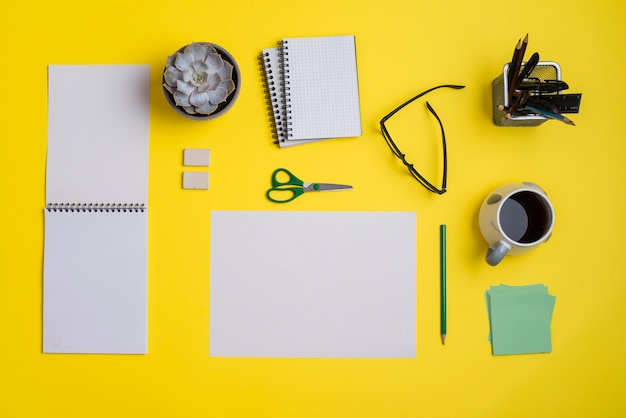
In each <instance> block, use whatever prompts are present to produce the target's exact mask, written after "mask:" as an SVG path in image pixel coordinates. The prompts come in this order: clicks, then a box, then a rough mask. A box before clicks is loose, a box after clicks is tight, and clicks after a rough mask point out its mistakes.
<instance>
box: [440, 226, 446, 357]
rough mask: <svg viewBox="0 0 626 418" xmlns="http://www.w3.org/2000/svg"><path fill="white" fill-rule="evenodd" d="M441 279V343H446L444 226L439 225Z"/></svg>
mask: <svg viewBox="0 0 626 418" xmlns="http://www.w3.org/2000/svg"><path fill="white" fill-rule="evenodd" d="M439 244H440V247H439V248H440V254H441V255H440V262H441V263H440V264H441V268H440V279H441V343H442V344H444V345H445V343H446V226H445V225H440V226H439Z"/></svg>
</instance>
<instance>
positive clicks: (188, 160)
mask: <svg viewBox="0 0 626 418" xmlns="http://www.w3.org/2000/svg"><path fill="white" fill-rule="evenodd" d="M210 160H211V150H209V149H206V148H185V149H184V150H183V165H185V166H191V167H208V166H209V163H210Z"/></svg>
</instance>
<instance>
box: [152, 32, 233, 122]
mask: <svg viewBox="0 0 626 418" xmlns="http://www.w3.org/2000/svg"><path fill="white" fill-rule="evenodd" d="M163 81H164V83H163V87H164V88H165V89H166V90H167V91H168V92H170V93H171V94H172V96H173V98H174V102H175V103H176V105H177V106H180V107H182V108H183V109H185V111H186V112H187V113H188V114H190V115H195V114H201V115H210V114H212V113H213V112H215V111H216V110H217V108H218V106H219V105H220V103H223V102H225V101H226V99H227V98H228V97H229V96H230V95H231V94H232V92H233V91H235V83H234V82H233V66H232V65H231V64H230V63H229V62H228V61H225V60H224V59H223V58H222V57H221V55H220V54H219V53H218V51H217V50H216V49H215V47H213V45H211V44H209V43H206V42H194V43H192V44H189V45H187V46H186V47H185V48H184V49H183V50H182V51H179V52H177V53H175V54H174V55H171V56H170V57H168V59H167V63H166V68H165V71H164V73H163Z"/></svg>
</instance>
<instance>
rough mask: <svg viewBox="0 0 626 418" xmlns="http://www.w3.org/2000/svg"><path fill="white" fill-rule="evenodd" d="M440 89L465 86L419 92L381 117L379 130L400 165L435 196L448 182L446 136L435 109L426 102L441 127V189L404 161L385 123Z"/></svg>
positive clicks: (442, 190)
mask: <svg viewBox="0 0 626 418" xmlns="http://www.w3.org/2000/svg"><path fill="white" fill-rule="evenodd" d="M440 88H452V89H457V90H458V89H462V88H465V86H460V85H456V84H443V85H441V86H437V87H433V88H430V89H428V90H426V91H423V92H421V93H420V94H418V95H417V96H415V97H412V98H410V99H409V100H407V101H406V102H404V103H402V104H401V105H400V106H398V107H396V108H395V109H393V110H392V111H391V112H389V113H388V114H387V115H385V117H383V118H382V119H381V120H380V130H381V132H382V134H383V138H385V141H386V142H387V145H389V148H391V152H393V154H394V155H395V156H396V157H398V158H399V159H400V160H401V161H402V163H403V164H404V165H405V166H406V167H407V168H408V169H409V173H411V175H412V176H413V177H414V178H415V179H416V180H417V181H418V182H419V183H420V184H421V185H422V186H424V187H426V189H428V190H430V191H431V192H433V193H437V194H440V195H441V194H444V193H445V192H446V186H447V181H448V150H447V147H446V134H445V132H444V129H443V123H442V122H441V119H440V118H439V116H438V115H437V113H436V112H435V109H433V108H432V106H431V105H430V103H428V102H426V107H427V108H428V110H429V111H430V113H432V114H433V116H435V118H436V119H437V122H439V126H440V127H441V137H442V144H443V179H442V181H441V188H437V187H436V186H434V185H433V184H432V183H431V182H429V181H428V180H426V178H425V177H424V176H422V175H421V174H420V173H419V172H418V171H417V170H416V169H415V167H414V166H413V164H411V163H409V162H408V161H407V160H406V156H405V154H403V153H402V151H400V148H398V146H397V145H396V144H395V142H393V139H391V135H390V134H389V131H388V130H387V127H386V126H385V122H387V121H388V120H389V119H390V118H391V117H392V116H393V115H395V114H396V113H398V112H399V111H400V110H402V109H403V108H404V107H406V106H407V105H409V104H410V103H412V102H414V101H415V100H417V99H419V98H420V97H422V96H424V95H426V94H428V93H430V92H431V91H433V90H437V89H440Z"/></svg>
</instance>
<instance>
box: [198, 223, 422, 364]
mask: <svg viewBox="0 0 626 418" xmlns="http://www.w3.org/2000/svg"><path fill="white" fill-rule="evenodd" d="M210 249H211V265H210V274H211V277H210V340H209V347H210V348H209V351H210V355H211V356H227V357H286V358H322V357H324V358H328V357H334V358H350V357H353V358H412V357H415V354H416V215H415V213H411V212H265V211H260V212H258V211H213V212H211V242H210Z"/></svg>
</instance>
